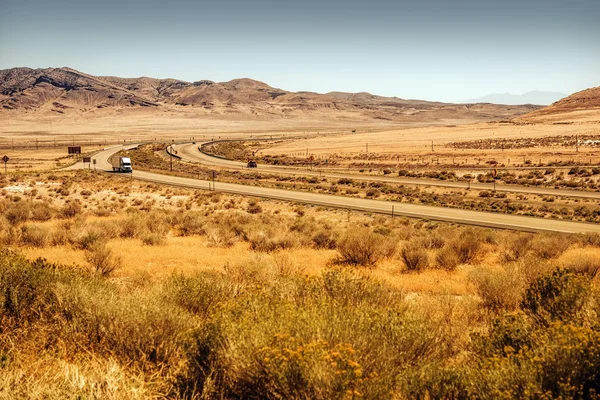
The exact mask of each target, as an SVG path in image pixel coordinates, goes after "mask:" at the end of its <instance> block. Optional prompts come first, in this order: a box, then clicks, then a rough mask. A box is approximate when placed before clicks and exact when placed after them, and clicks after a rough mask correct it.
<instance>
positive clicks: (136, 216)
mask: <svg viewBox="0 0 600 400" xmlns="http://www.w3.org/2000/svg"><path fill="white" fill-rule="evenodd" d="M147 231H148V229H147V220H146V217H145V216H144V215H143V214H141V213H139V212H138V213H133V214H129V215H127V217H125V219H124V220H123V221H122V222H121V237H124V238H138V237H140V236H142V235H144V234H145V233H146V232H147Z"/></svg>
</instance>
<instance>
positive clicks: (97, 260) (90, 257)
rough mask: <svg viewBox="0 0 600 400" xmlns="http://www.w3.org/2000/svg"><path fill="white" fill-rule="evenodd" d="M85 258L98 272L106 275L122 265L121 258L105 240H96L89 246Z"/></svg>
mask: <svg viewBox="0 0 600 400" xmlns="http://www.w3.org/2000/svg"><path fill="white" fill-rule="evenodd" d="M85 259H86V261H87V262H88V263H89V264H90V265H91V266H92V268H94V270H95V271H96V272H97V273H99V274H100V275H102V276H105V277H109V276H110V275H111V274H112V273H113V272H115V271H116V270H117V269H118V268H120V267H121V259H120V258H119V257H117V256H115V255H114V254H113V253H112V250H111V249H110V248H109V247H108V246H107V245H106V243H105V242H103V241H96V242H95V243H94V244H92V245H91V246H90V247H88V249H87V253H86V255H85Z"/></svg>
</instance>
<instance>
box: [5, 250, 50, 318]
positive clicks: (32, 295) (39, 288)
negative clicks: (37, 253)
mask: <svg viewBox="0 0 600 400" xmlns="http://www.w3.org/2000/svg"><path fill="white" fill-rule="evenodd" d="M59 279H61V276H60V275H59V274H58V273H57V272H56V271H55V266H53V265H51V264H48V263H46V262H45V261H44V260H41V259H38V260H36V261H35V262H33V263H29V262H27V261H26V260H25V259H24V258H22V257H21V256H19V255H17V254H16V253H13V252H10V251H8V250H0V310H1V311H2V315H3V317H4V318H3V329H5V328H7V327H8V326H10V325H12V324H16V325H17V326H18V325H24V324H27V323H34V322H36V321H39V320H42V319H46V317H48V316H49V315H52V313H53V312H55V311H57V310H56V306H57V304H56V300H57V299H56V296H54V294H53V281H58V280H59ZM46 311H48V315H47V314H46Z"/></svg>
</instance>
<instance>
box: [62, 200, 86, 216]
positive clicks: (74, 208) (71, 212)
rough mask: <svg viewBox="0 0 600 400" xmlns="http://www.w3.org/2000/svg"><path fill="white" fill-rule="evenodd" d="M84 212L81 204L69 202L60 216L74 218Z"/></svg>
mask: <svg viewBox="0 0 600 400" xmlns="http://www.w3.org/2000/svg"><path fill="white" fill-rule="evenodd" d="M81 212H82V207H81V203H80V202H78V201H68V202H67V203H66V204H65V205H64V206H63V208H61V209H60V212H59V215H60V216H61V217H63V218H73V217H75V216H77V215H79V214H81Z"/></svg>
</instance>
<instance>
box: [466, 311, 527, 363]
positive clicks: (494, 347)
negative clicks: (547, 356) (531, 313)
mask: <svg viewBox="0 0 600 400" xmlns="http://www.w3.org/2000/svg"><path fill="white" fill-rule="evenodd" d="M534 332H535V326H534V325H533V324H532V321H531V320H530V318H528V316H527V315H526V314H525V313H523V312H522V311H520V310H519V311H516V312H508V313H505V314H501V315H499V316H497V317H495V318H494V319H493V320H492V321H491V324H490V327H489V329H488V332H487V335H485V336H481V335H474V338H473V339H474V341H473V344H474V348H475V350H476V351H477V352H478V353H479V354H481V355H485V356H488V357H493V356H501V357H506V356H508V355H510V354H513V353H518V352H520V351H524V350H527V349H529V348H531V347H532V346H534V345H535V337H534Z"/></svg>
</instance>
